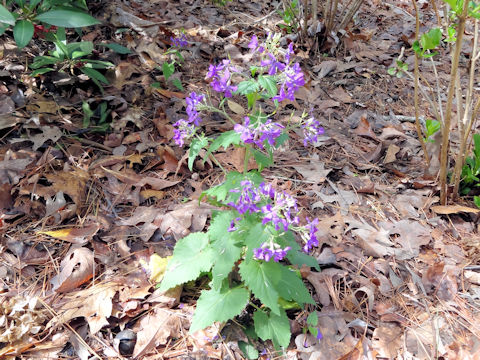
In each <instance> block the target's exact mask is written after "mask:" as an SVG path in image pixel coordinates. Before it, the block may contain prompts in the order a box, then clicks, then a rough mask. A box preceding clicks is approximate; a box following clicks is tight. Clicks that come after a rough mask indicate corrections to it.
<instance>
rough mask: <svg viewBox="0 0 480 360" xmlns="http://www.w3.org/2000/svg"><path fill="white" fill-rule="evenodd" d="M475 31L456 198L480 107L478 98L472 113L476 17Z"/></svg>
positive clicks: (455, 181) (454, 179)
mask: <svg viewBox="0 0 480 360" xmlns="http://www.w3.org/2000/svg"><path fill="white" fill-rule="evenodd" d="M474 24H475V31H474V38H473V50H472V59H471V61H470V77H469V82H468V88H467V96H466V99H465V112H464V114H463V119H462V121H461V122H460V124H459V126H460V129H461V132H460V149H459V152H458V154H457V158H456V160H455V168H454V171H453V177H452V183H453V196H454V198H456V197H458V190H459V188H460V181H461V175H462V168H463V164H464V162H465V156H466V152H467V150H468V149H467V148H468V147H467V143H468V138H469V135H470V131H471V129H472V124H473V122H474V121H475V118H476V116H477V113H478V108H479V106H480V99H478V100H477V103H476V104H475V107H474V108H473V110H472V113H471V115H470V109H472V105H473V85H474V81H475V68H476V62H477V60H478V58H479V57H480V52H478V20H477V19H475V22H474Z"/></svg>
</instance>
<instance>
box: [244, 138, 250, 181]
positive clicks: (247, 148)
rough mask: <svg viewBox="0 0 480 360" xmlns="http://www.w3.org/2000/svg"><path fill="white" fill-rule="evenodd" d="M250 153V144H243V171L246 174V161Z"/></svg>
mask: <svg viewBox="0 0 480 360" xmlns="http://www.w3.org/2000/svg"><path fill="white" fill-rule="evenodd" d="M251 153H252V149H251V146H250V145H248V144H245V159H244V161H243V173H244V174H247V172H248V161H249V160H250V156H251Z"/></svg>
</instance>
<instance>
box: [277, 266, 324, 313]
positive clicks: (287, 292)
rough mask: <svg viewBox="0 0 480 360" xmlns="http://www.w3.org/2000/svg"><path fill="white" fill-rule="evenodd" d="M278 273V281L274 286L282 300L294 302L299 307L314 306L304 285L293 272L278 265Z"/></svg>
mask: <svg viewBox="0 0 480 360" xmlns="http://www.w3.org/2000/svg"><path fill="white" fill-rule="evenodd" d="M279 265H280V264H279ZM280 272H281V276H280V281H279V282H278V283H277V284H276V285H275V289H276V290H277V291H278V294H279V295H280V296H281V297H282V298H283V299H285V300H288V301H295V302H297V303H298V304H300V305H301V306H303V305H304V304H315V301H313V299H312V297H311V296H310V293H309V292H308V290H307V288H306V287H305V284H304V283H303V281H302V280H301V279H300V278H299V277H298V275H297V274H296V273H295V272H294V271H292V270H290V269H289V268H288V267H287V266H284V265H280Z"/></svg>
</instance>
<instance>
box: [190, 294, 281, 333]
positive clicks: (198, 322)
mask: <svg viewBox="0 0 480 360" xmlns="http://www.w3.org/2000/svg"><path fill="white" fill-rule="evenodd" d="M249 298H250V294H249V292H248V291H247V290H246V289H245V288H243V287H236V288H233V289H222V290H214V289H211V290H203V291H202V294H201V295H200V297H199V298H198V300H197V308H196V310H195V314H194V315H193V319H192V325H191V326H190V332H191V333H193V332H195V331H197V330H201V329H204V328H206V327H207V326H210V325H212V324H213V323H214V322H215V321H220V322H226V321H227V320H230V319H233V318H234V317H235V316H237V315H239V314H240V313H241V312H242V310H243V309H244V308H245V306H247V303H248V300H249ZM287 320H288V319H287Z"/></svg>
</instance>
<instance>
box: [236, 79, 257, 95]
mask: <svg viewBox="0 0 480 360" xmlns="http://www.w3.org/2000/svg"><path fill="white" fill-rule="evenodd" d="M258 89H259V86H258V83H257V82H256V81H255V80H253V79H250V80H245V81H242V82H240V83H239V84H238V89H237V91H236V92H235V94H241V95H247V94H252V93H255V92H257V91H258Z"/></svg>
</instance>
